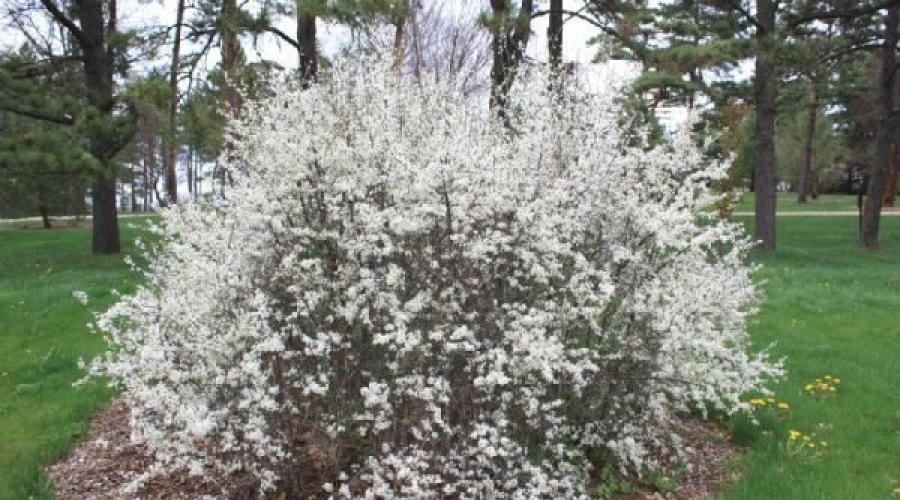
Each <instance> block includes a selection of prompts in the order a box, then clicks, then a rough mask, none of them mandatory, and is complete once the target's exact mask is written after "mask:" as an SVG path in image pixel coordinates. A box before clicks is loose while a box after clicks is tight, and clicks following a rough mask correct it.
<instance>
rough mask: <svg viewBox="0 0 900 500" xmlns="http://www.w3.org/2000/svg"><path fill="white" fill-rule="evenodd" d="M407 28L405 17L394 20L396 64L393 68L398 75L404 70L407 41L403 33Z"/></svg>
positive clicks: (394, 63)
mask: <svg viewBox="0 0 900 500" xmlns="http://www.w3.org/2000/svg"><path fill="white" fill-rule="evenodd" d="M405 26H406V18H405V17H402V16H401V17H397V19H394V62H393V64H392V65H391V66H392V69H393V70H394V71H395V72H397V73H399V72H400V70H401V69H403V60H404V56H405V55H406V40H405V38H404V32H403V29H404V27H405Z"/></svg>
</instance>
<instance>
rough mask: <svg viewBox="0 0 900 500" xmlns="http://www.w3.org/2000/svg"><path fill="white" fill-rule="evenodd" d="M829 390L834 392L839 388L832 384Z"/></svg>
mask: <svg viewBox="0 0 900 500" xmlns="http://www.w3.org/2000/svg"><path fill="white" fill-rule="evenodd" d="M828 390H829V391H831V392H834V391H836V390H837V389H836V388H835V387H834V386H831V387H829V388H828Z"/></svg>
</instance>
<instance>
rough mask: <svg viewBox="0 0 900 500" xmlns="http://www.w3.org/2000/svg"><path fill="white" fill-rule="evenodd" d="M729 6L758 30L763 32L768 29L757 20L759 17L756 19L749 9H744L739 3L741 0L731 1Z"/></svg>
mask: <svg viewBox="0 0 900 500" xmlns="http://www.w3.org/2000/svg"><path fill="white" fill-rule="evenodd" d="M731 8H732V9H734V10H736V11H738V12H739V13H740V14H741V15H742V16H744V18H745V19H747V21H749V22H750V24H752V25H753V26H754V27H755V28H756V29H758V30H760V31H761V32H763V33H766V32H767V31H768V30H767V29H766V27H765V26H763V25H762V23H761V22H759V19H757V18H756V16H754V15H753V14H751V13H750V11H749V10H747V9H745V8H744V7H743V6H742V5H741V0H734V1H732V2H731Z"/></svg>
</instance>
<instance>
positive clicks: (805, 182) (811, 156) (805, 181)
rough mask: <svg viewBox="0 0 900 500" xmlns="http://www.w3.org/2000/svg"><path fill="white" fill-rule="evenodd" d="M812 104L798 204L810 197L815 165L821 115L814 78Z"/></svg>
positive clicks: (809, 111)
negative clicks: (817, 131)
mask: <svg viewBox="0 0 900 500" xmlns="http://www.w3.org/2000/svg"><path fill="white" fill-rule="evenodd" d="M810 90H811V92H810V103H809V110H808V114H807V118H806V144H805V145H804V149H803V168H802V169H801V170H800V182H799V183H798V186H797V203H806V198H807V196H808V195H809V191H810V190H811V189H810V186H811V181H812V173H813V165H814V164H815V154H816V153H815V147H814V146H815V139H816V118H817V117H818V115H819V85H818V82H817V81H816V77H815V76H814V77H813V78H812V88H811V89H810Z"/></svg>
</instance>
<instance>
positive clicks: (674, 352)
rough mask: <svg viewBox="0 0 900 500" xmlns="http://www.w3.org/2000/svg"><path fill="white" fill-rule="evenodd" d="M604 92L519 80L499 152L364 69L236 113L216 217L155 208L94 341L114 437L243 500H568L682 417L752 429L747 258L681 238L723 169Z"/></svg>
mask: <svg viewBox="0 0 900 500" xmlns="http://www.w3.org/2000/svg"><path fill="white" fill-rule="evenodd" d="M613 78H614V75H610V76H609V79H610V84H609V86H608V89H607V90H605V91H603V92H600V93H596V92H595V93H589V92H585V91H582V90H580V89H577V88H573V89H567V90H566V91H565V93H564V94H557V93H551V92H549V91H548V90H547V89H548V87H549V86H548V85H547V84H546V82H545V81H543V80H542V79H541V78H540V77H539V76H536V75H528V74H523V75H520V78H519V81H520V83H519V84H517V85H516V86H515V87H514V88H513V90H512V91H511V95H512V101H511V104H510V106H511V109H512V110H519V111H518V112H511V113H510V123H509V126H508V127H507V126H504V125H503V124H500V123H499V122H498V121H497V120H494V119H492V118H491V117H489V116H487V115H486V114H485V113H483V112H482V111H481V110H479V109H478V108H477V107H475V106H474V105H473V104H472V103H471V102H470V101H469V100H467V99H466V98H465V97H464V96H463V95H461V94H460V93H458V92H457V91H455V90H454V89H453V88H452V86H451V85H448V84H444V83H442V82H440V81H432V80H429V79H427V78H425V79H423V80H421V81H417V82H411V81H407V80H405V79H402V78H400V77H397V76H395V75H393V74H392V73H391V72H390V70H389V69H387V68H386V67H384V65H382V64H380V63H371V61H369V62H368V66H367V63H366V62H363V63H359V62H357V63H346V64H341V65H338V66H337V67H336V68H334V70H333V73H331V74H330V75H329V76H328V77H327V78H324V79H323V81H322V82H320V83H317V84H315V85H313V86H311V87H310V88H309V89H308V90H303V89H299V88H295V87H292V86H290V85H279V86H277V87H276V88H275V89H274V91H273V94H272V97H271V98H268V99H266V100H264V101H262V102H260V103H256V104H248V108H247V109H246V111H245V112H243V118H242V119H241V121H239V122H237V123H234V124H233V125H232V128H231V137H232V141H233V147H232V148H230V150H229V151H228V154H227V155H226V157H224V158H223V163H224V165H225V166H226V167H227V170H228V172H229V173H230V175H231V176H232V177H233V180H234V185H233V187H230V188H229V189H227V190H226V191H225V194H224V202H223V203H222V204H221V205H220V206H217V207H209V206H201V205H190V204H189V205H184V206H179V207H177V208H175V209H170V210H167V211H164V217H163V223H162V224H161V229H160V232H161V235H162V242H161V245H160V250H159V251H158V252H156V253H154V254H153V255H151V256H150V264H149V267H148V269H147V270H146V282H145V284H144V285H143V286H141V287H139V288H138V290H137V291H136V292H135V293H133V294H132V295H130V296H126V297H123V298H122V299H121V300H120V301H119V302H118V303H117V304H115V305H114V306H113V307H112V308H111V309H110V310H109V311H108V312H106V313H105V314H103V315H102V316H100V318H99V320H98V326H99V327H100V329H101V330H102V331H104V332H105V333H106V335H107V338H108V340H109V342H110V345H111V350H110V352H108V353H107V354H105V355H104V356H102V357H100V358H98V359H97V360H96V361H95V362H94V364H93V368H92V369H93V373H96V374H105V375H108V376H109V377H111V378H112V380H114V381H116V382H117V383H119V384H121V386H122V387H123V388H124V395H125V397H126V398H127V400H128V402H129V403H130V405H131V408H132V424H133V429H134V432H133V435H132V438H133V439H134V440H135V441H136V442H139V443H143V444H145V445H147V446H148V447H149V448H150V449H151V450H153V451H154V453H155V456H156V459H157V464H158V466H159V467H161V468H162V469H165V470H173V469H178V468H185V469H187V470H189V471H192V472H195V473H199V471H203V470H207V469H210V468H211V469H216V470H218V471H220V472H222V473H230V472H235V471H242V472H243V473H248V474H250V475H251V476H252V477H254V478H256V480H257V482H258V485H259V488H260V490H261V491H266V490H272V489H283V490H289V489H290V488H292V487H296V485H298V484H299V483H301V482H302V481H301V480H300V479H299V477H298V475H299V474H301V473H302V471H303V470H304V467H306V468H307V469H309V467H313V468H314V470H322V471H325V472H322V477H320V478H318V480H317V481H314V482H313V483H311V484H312V486H311V487H312V488H314V489H315V490H316V491H315V492H309V494H314V495H323V494H334V493H335V492H337V494H338V496H339V497H340V498H350V497H353V498H442V497H445V496H455V497H460V498H522V499H525V498H529V499H531V498H587V497H588V496H589V495H588V493H589V491H588V478H589V471H590V468H591V466H592V465H591V464H590V463H589V461H588V456H589V455H591V456H598V454H597V453H595V452H596V451H601V452H605V454H606V456H608V457H609V460H610V461H612V462H613V463H614V465H615V466H616V467H619V468H620V469H622V470H626V471H635V472H638V471H640V470H641V469H643V468H644V467H650V466H653V465H654V464H653V458H652V457H654V456H658V452H660V451H663V452H664V451H665V450H669V451H673V450H674V449H675V448H677V446H678V440H677V439H674V438H673V433H672V429H671V427H670V426H669V424H670V423H671V421H672V418H673V416H674V415H676V414H677V413H678V412H683V411H687V410H690V409H694V408H700V409H703V408H707V407H716V408H720V409H722V410H724V411H726V412H732V411H738V410H741V409H744V408H746V405H743V404H741V402H740V397H741V395H742V394H744V393H745V392H747V391H749V390H757V389H761V388H762V387H763V384H764V383H765V382H766V381H767V380H768V379H769V378H771V377H773V376H778V375H779V373H780V368H779V367H778V365H777V364H774V363H772V362H770V361H768V360H767V358H766V355H765V353H759V354H750V353H749V352H748V339H747V335H746V320H747V317H748V315H751V314H752V313H753V312H754V311H755V307H756V304H757V301H758V297H757V293H756V291H755V290H754V287H753V285H752V281H751V273H752V269H751V268H750V267H748V266H747V265H746V264H745V263H744V262H745V258H744V257H745V254H746V251H747V250H748V248H749V247H750V244H749V242H748V241H747V240H746V239H745V238H744V236H743V233H742V231H741V228H740V227H738V226H736V225H734V224H732V223H729V222H727V221H720V220H712V219H710V218H704V216H703V215H702V207H703V206H704V204H705V203H708V201H709V195H708V191H707V186H708V185H709V184H710V183H711V182H712V181H713V180H715V179H717V178H718V177H719V176H721V175H722V174H723V168H722V167H721V166H719V165H709V164H708V162H706V161H705V160H704V158H703V157H702V155H701V154H700V152H698V150H697V149H696V148H695V147H694V145H693V143H692V139H691V137H690V136H689V134H688V133H687V132H686V131H685V132H683V133H682V134H680V135H677V136H676V137H674V138H673V139H672V140H671V141H669V142H668V143H666V144H663V145H660V146H657V147H655V148H648V147H645V146H646V144H641V143H639V142H638V143H635V142H634V137H635V136H634V135H633V134H631V131H630V130H629V129H628V126H627V123H625V122H627V121H626V120H623V119H622V118H623V111H622V108H621V107H620V105H619V99H617V96H618V90H617V88H616V85H615V84H613V83H612V81H613ZM601 455H602V454H601ZM538 456H540V457H542V458H541V459H540V460H537V459H535V457H538ZM595 465H596V464H595ZM318 466H321V468H320V469H315V467H318ZM307 473H308V471H307ZM292 485H293V486H292ZM323 485H324V486H323ZM326 496H327V495H326Z"/></svg>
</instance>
